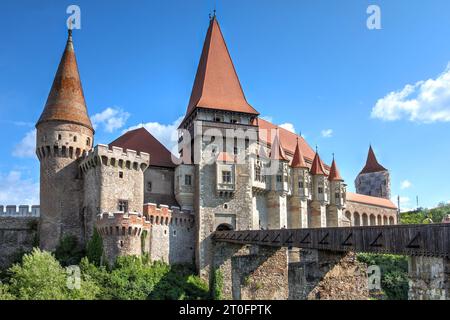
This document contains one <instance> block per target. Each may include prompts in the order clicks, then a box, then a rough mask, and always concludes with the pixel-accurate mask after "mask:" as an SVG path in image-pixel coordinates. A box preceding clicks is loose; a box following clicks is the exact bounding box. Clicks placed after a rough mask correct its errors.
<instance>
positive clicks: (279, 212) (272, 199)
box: [267, 132, 289, 229]
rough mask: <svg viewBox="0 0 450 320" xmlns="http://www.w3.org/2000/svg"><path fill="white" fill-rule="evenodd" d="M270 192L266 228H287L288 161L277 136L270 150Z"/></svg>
mask: <svg viewBox="0 0 450 320" xmlns="http://www.w3.org/2000/svg"><path fill="white" fill-rule="evenodd" d="M270 161H271V164H270V167H271V169H270V180H271V186H270V191H269V192H268V194H267V209H268V210H267V216H268V228H269V229H280V228H287V225H288V221H287V219H288V218H287V194H288V192H289V159H288V158H287V157H286V154H285V152H284V149H283V146H282V145H281V142H280V139H279V134H278V132H277V135H276V136H275V139H274V140H273V142H272V146H271V150H270Z"/></svg>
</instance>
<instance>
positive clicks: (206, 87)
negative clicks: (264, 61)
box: [186, 17, 258, 117]
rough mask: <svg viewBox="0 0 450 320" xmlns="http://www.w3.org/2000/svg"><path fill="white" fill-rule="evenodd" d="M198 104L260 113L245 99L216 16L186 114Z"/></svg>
mask: <svg viewBox="0 0 450 320" xmlns="http://www.w3.org/2000/svg"><path fill="white" fill-rule="evenodd" d="M198 107H200V108H208V109H216V110H227V111H235V112H243V113H249V114H254V115H258V112H257V111H256V110H255V109H254V108H253V107H252V106H251V105H250V104H248V102H247V100H246V99H245V96H244V92H243V90H242V87H241V84H240V82H239V78H238V75H237V73H236V70H235V68H234V65H233V62H232V60H231V57H230V54H229V52H228V49H227V46H226V44H225V40H224V38H223V35H222V32H221V30H220V27H219V23H218V21H217V18H216V17H214V18H213V19H211V21H210V23H209V28H208V32H207V34H206V38H205V42H204V45H203V51H202V55H201V58H200V62H199V65H198V69H197V74H196V76H195V81H194V86H193V88H192V93H191V98H190V100H189V105H188V108H187V112H186V117H188V116H189V115H190V114H191V113H192V111H193V110H194V109H195V108H198Z"/></svg>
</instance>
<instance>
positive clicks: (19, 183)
mask: <svg viewBox="0 0 450 320" xmlns="http://www.w3.org/2000/svg"><path fill="white" fill-rule="evenodd" d="M0 179H1V181H2V188H1V189H0V204H2V205H21V204H27V205H34V204H39V183H38V182H36V181H33V180H32V179H23V178H22V173H21V172H20V171H16V170H13V171H10V172H9V173H8V174H1V173H0Z"/></svg>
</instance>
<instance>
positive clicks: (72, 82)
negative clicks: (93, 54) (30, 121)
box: [36, 29, 93, 130]
mask: <svg viewBox="0 0 450 320" xmlns="http://www.w3.org/2000/svg"><path fill="white" fill-rule="evenodd" d="M48 121H64V122H70V123H76V124H80V125H82V126H85V127H87V128H89V129H91V130H93V127H92V123H91V120H90V119H89V116H88V113H87V107H86V101H85V99H84V94H83V88H82V86H81V81H80V74H79V72H78V65H77V61H76V57H75V51H74V48H73V42H72V30H70V29H69V34H68V38H67V43H66V48H65V49H64V53H63V56H62V58H61V62H60V63H59V67H58V71H57V72H56V75H55V79H54V80H53V85H52V88H51V90H50V94H49V96H48V98H47V103H46V104H45V107H44V111H43V112H42V114H41V117H40V118H39V121H38V122H37V124H36V126H38V125H40V124H41V123H43V122H48Z"/></svg>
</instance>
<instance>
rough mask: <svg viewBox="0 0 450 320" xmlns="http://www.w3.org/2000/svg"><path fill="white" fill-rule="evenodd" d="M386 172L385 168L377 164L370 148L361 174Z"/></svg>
mask: <svg viewBox="0 0 450 320" xmlns="http://www.w3.org/2000/svg"><path fill="white" fill-rule="evenodd" d="M380 171H387V169H386V168H385V167H383V166H382V165H381V164H379V163H378V160H377V157H376V156H375V153H374V152H373V149H372V146H370V148H369V154H368V155H367V161H366V165H365V167H364V168H363V169H362V171H361V172H360V174H361V173H371V172H380Z"/></svg>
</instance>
